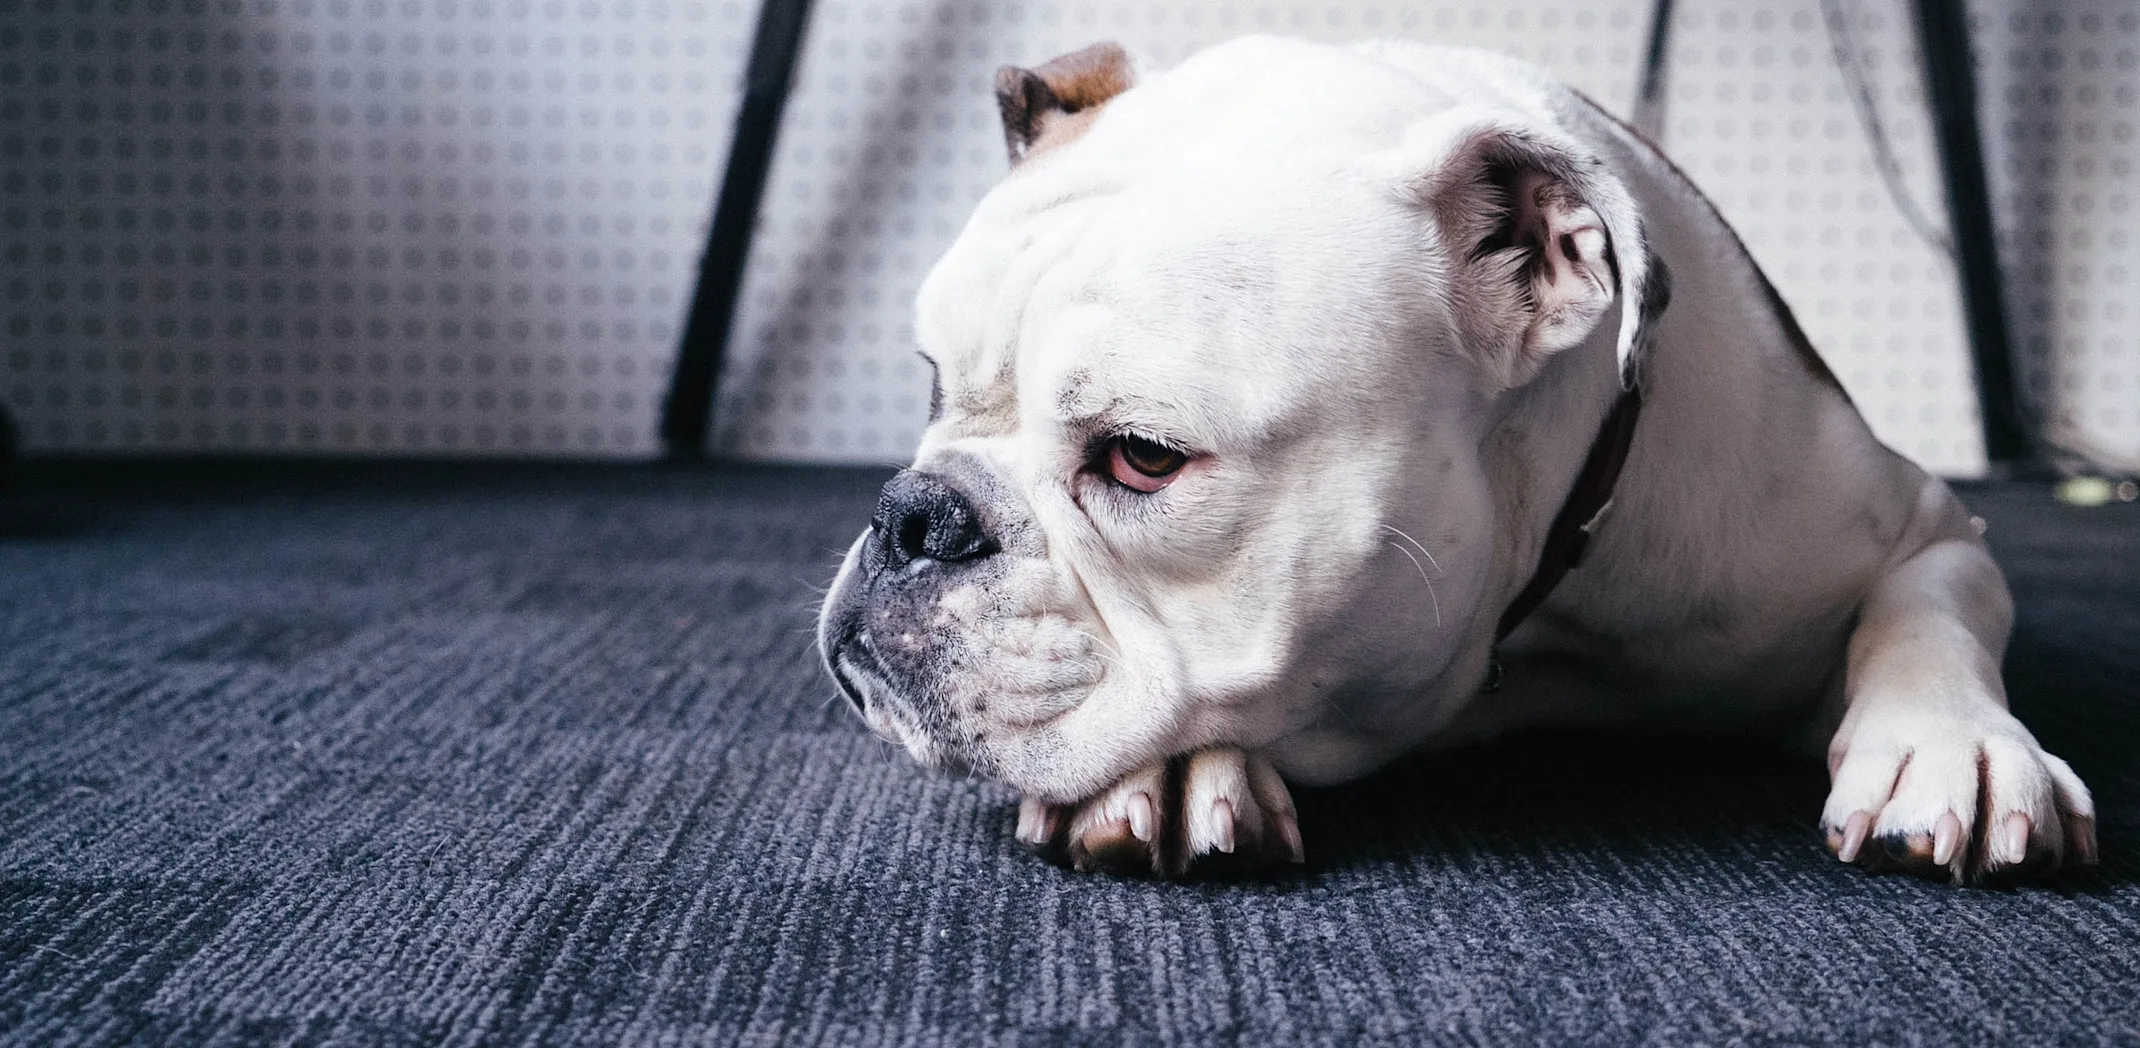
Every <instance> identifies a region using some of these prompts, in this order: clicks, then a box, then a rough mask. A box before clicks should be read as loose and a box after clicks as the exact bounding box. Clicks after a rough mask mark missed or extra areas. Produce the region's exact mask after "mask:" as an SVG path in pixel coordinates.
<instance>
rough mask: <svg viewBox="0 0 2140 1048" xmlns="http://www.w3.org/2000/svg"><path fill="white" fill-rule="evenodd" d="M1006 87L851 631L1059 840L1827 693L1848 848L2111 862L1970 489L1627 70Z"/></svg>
mask: <svg viewBox="0 0 2140 1048" xmlns="http://www.w3.org/2000/svg"><path fill="white" fill-rule="evenodd" d="M997 86H998V94H999V98H998V106H999V109H1000V111H1001V113H1002V115H1003V118H1004V130H1005V137H1006V142H1007V145H1008V147H1009V153H1010V158H1011V161H1012V163H1011V166H1010V171H1009V174H1008V175H1007V177H1005V179H1004V180H1003V182H1002V183H1001V184H1000V185H998V186H997V187H996V188H995V189H994V190H993V191H991V192H990V193H989V194H988V196H987V197H986V198H985V199H984V200H983V201H982V202H981V204H980V206H979V207H978V208H977V209H976V211H975V213H974V215H973V218H972V220H971V221H970V222H969V223H968V225H967V226H966V228H965V230H964V231H963V232H962V233H961V234H960V236H959V237H958V239H957V241H956V242H955V243H954V244H953V245H952V246H951V248H950V250H949V251H947V252H946V253H945V255H944V257H943V259H942V260H941V261H939V262H938V263H937V265H936V267H935V268H934V269H933V270H932V271H931V272H930V274H929V277H928V279H927V281H926V282H925V283H924V284H923V287H922V290H921V295H920V299H919V302H918V304H917V308H916V325H915V330H916V334H917V337H918V339H919V341H920V343H921V347H920V348H921V350H922V352H923V353H924V354H925V355H926V356H927V357H928V359H929V360H930V362H931V363H932V364H933V365H934V366H935V368H936V370H937V376H938V388H937V390H936V394H935V397H934V398H933V402H934V403H935V405H936V412H935V415H934V417H933V419H932V421H931V422H930V425H929V427H928V429H927V431H926V432H925V433H924V435H923V437H922V442H921V447H920V449H919V450H918V451H917V452H916V455H915V458H914V462H913V465H912V467H911V468H910V469H907V470H905V471H903V472H901V473H900V474H899V475H898V476H896V477H894V478H893V479H892V481H891V482H890V483H889V484H887V485H886V486H885V489H884V492H883V496H882V498H881V499H880V501H879V503H878V506H877V509H876V512H875V514H874V515H873V517H872V518H871V520H870V522H869V526H868V529H867V530H866V531H865V532H864V533H863V535H862V537H861V538H860V539H859V540H857V541H856V543H855V545H854V548H853V549H852V550H850V551H849V553H848V555H847V558H846V561H845V563H844V564H843V565H842V566H841V569H840V574H839V578H838V580H837V581H836V582H835V583H834V586H833V590H832V592H831V594H830V596H829V597H828V598H827V599H826V601H825V607H824V614H823V618H822V621H821V624H820V635H819V640H820V646H821V648H822V650H823V653H824V657H825V661H826V664H827V666H828V668H829V669H830V671H831V674H832V676H833V677H834V678H835V679H836V680H837V681H838V683H839V686H840V688H841V690H842V691H843V692H844V693H845V694H846V695H847V697H848V698H849V699H850V700H852V701H853V702H854V704H855V705H856V706H857V708H858V709H859V710H860V711H861V713H862V715H863V717H864V718H865V719H866V720H867V721H868V723H869V725H870V727H871V728H872V729H873V730H875V731H876V732H878V733H880V734H882V735H884V736H886V737H887V738H890V739H893V740H895V741H897V742H898V743H900V744H901V745H903V746H904V747H905V748H906V749H907V750H908V752H910V753H911V754H913V756H914V757H915V758H916V759H917V760H920V761H921V762H923V763H925V764H929V765H932V766H937V767H948V768H959V769H964V770H968V771H971V772H975V773H979V774H983V775H987V776H990V777H992V778H995V779H998V780H1000V781H1002V782H1004V783H1006V784H1008V785H1010V786H1012V787H1014V788H1015V789H1017V790H1019V791H1020V792H1022V793H1023V794H1024V796H1025V797H1026V801H1025V803H1024V805H1023V806H1022V809H1021V812H1020V817H1019V824H1018V826H1017V828H1016V832H1017V834H1018V835H1019V837H1020V839H1022V840H1024V841H1026V842H1027V843H1029V844H1032V845H1034V846H1036V847H1037V848H1039V849H1041V850H1042V851H1044V852H1047V853H1049V854H1051V855H1055V856H1058V857H1061V858H1065V859H1067V860H1069V861H1071V862H1073V863H1075V864H1076V865H1078V866H1079V867H1080V868H1104V869H1116V870H1140V871H1151V872H1157V873H1168V874H1171V873H1180V872H1185V871H1189V870H1193V869H1198V868H1201V867H1203V866H1205V865H1209V864H1214V863H1237V864H1257V863H1283V862H1297V861H1300V860H1301V859H1302V857H1303V854H1304V851H1303V847H1302V834H1301V829H1300V827H1299V825H1298V823H1297V821H1296V817H1295V812H1294V808H1293V803H1292V800H1291V797H1290V795H1289V794H1288V792H1287V785H1286V784H1287V783H1288V782H1293V783H1304V784H1323V783H1334V782H1340V781H1344V780H1348V779H1352V778H1356V777H1358V776H1361V775H1364V774H1366V773H1367V772H1369V771H1372V770H1374V769H1375V768H1377V767H1379V766H1381V765H1383V764H1385V763H1387V762H1389V761H1391V760H1393V759H1395V758H1397V757H1399V756H1402V755H1404V754H1407V753H1412V752H1416V751H1419V750H1421V749H1426V748H1433V747H1439V746H1447V745H1452V744H1457V743H1463V742H1469V741H1475V740H1481V739H1487V738H1491V737H1493V736H1496V735H1498V734H1500V733H1503V732H1505V731H1508V730H1510V729H1514V728H1524V727H1533V726H1553V725H1589V724H1626V725H1631V726H1648V727H1655V728H1659V729H1666V730H1671V729H1682V730H1690V731H1691V730H1700V731H1718V730H1733V729H1740V730H1769V731H1773V730H1774V729H1773V726H1774V725H1776V724H1779V723H1790V722H1803V723H1812V724H1815V725H1817V726H1818V730H1819V731H1820V734H1821V737H1822V738H1823V739H1825V740H1826V741H1827V754H1828V762H1829V766H1830V769H1831V771H1832V775H1833V786H1832V792H1831V794H1830V796H1829V799H1828V803H1827V806H1826V809H1825V810H1824V811H1822V812H1819V813H1814V812H1808V813H1807V817H1808V819H1809V821H1810V820H1811V819H1812V818H1814V817H1815V815H1816V814H1817V815H1818V818H1819V819H1820V825H1821V826H1822V827H1823V828H1824V829H1825V831H1826V832H1827V835H1828V839H1829V842H1830V846H1831V848H1832V849H1833V850H1834V851H1835V853H1836V854H1837V856H1838V857H1840V858H1841V859H1843V860H1844V861H1846V862H1854V863H1858V864H1860V865H1866V866H1874V865H1887V866H1898V867H1901V868H1904V869H1911V870H1914V871H1916V872H1920V873H1927V874H1931V875H1934V876H1940V877H1947V878H1952V879H1954V880H1957V881H1965V880H1973V879H1979V878H1984V877H1991V876H2001V875H2011V874H2014V873H2022V872H2035V871H2041V870H2046V869H2051V868H2055V867H2057V866H2059V865H2061V864H2071V863H2086V862H2091V861H2093V859H2094V854H2095V836H2094V823H2093V809H2092V807H2091V803H2090V800H2089V796H2088V791H2087V789H2086V788H2085V787H2084V786H2083V785H2082V784H2081V782H2080V780H2079V779H2078V778H2076V777H2075V776H2074V775H2073V773H2072V771H2071V769H2069V768H2068V767H2067V766H2066V765H2065V763H2064V762H2062V761H2060V760H2059V759H2058V758H2056V757H2054V756H2052V755H2050V754H2049V753H2046V752H2044V751H2043V749H2042V748H2041V747H2040V746H2038V745H2037V743H2036V740H2035V739H2034V737H2032V736H2031V735H2030V734H2029V732H2028V730H2027V729H2026V728H2024V727H2023V726H2022V725H2021V724H2020V722H2018V721H2017V720H2015V719H2014V717H2013V716H2012V715H2011V714H2010V713H2008V712H2007V709H2006V698H2005V692H2004V688H2003V686H2002V684H2001V682H2000V677H1999V663H2000V659H2001V656H2002V655H2003V653H2004V649H2005V644H2006V637H2007V631H2008V628H2009V626H2010V623H2011V618H2012V606H2011V601H2010V599H2009V598H2008V595H2007V590H2006V584H2005V581H2004V580H2003V578H2002V577H2001V576H2000V574H1999V570H1998V568H1997V567H1996V566H1995V565H1994V564H1993V563H1992V560H1991V558H1990V556H1989V554H1988V553H1987V552H1986V550H1985V547H1984V545H1983V543H1982V541H1981V540H1980V539H1979V538H1978V536H1977V535H1976V534H1975V532H1974V530H1973V529H1972V528H1971V527H1970V524H1969V518H1968V516H1967V514H1966V513H1965V512H1964V511H1963V510H1962V508H1961V506H1960V504H1959V503H1958V502H1956V500H1955V498H1954V496H1953V495H1952V494H1951V493H1950V492H1949V491H1948V490H1947V488H1946V486H1945V485H1944V484H1942V483H1941V482H1939V481H1938V480H1936V479H1934V478H1931V477H1928V476H1927V475H1925V473H1924V472H1923V471H1921V470H1919V469H1918V468H1917V467H1916V466H1915V465H1913V464H1912V463H1910V462H1909V461H1907V460H1905V459H1903V458H1902V457H1901V456H1899V455H1897V454H1895V453H1894V452H1892V451H1890V450H1888V449H1887V448H1886V447H1884V446H1882V445H1881V444H1880V443H1879V442H1878V441H1877V440H1876V439H1874V437H1873V436H1872V434H1871V432H1870V431H1869V430H1868V429H1867V428H1866V426H1865V423H1864V421H1863V420H1862V419H1861V418H1860V417H1859V416H1858V414H1857V411H1856V410H1855V408H1853V407H1852V405H1851V403H1850V399H1849V397H1848V396H1846V395H1845V394H1844V393H1843V391H1842V389H1841V388H1840V387H1839V386H1838V385H1837V384H1836V383H1835V380H1834V378H1833V377H1832V376H1831V375H1830V374H1829V373H1828V371H1827V369H1826V368H1825V367H1824V366H1822V365H1821V363H1820V360H1819V357H1818V356H1817V354H1815V353H1814V352H1813V350H1812V349H1811V347H1810V346H1808V345H1806V342H1805V338H1804V336H1803V335H1802V334H1801V333H1800V332H1799V330H1798V328H1797V325H1796V324H1795V323H1794V322H1793V321H1792V320H1791V317H1790V315H1789V312H1788V310H1787V309H1786V308H1785V307H1784V305H1783V303H1782V301H1781V300H1780V299H1779V298H1778V297H1777V296H1776V295H1775V293H1774V291H1773V290H1772V289H1771V288H1770V287H1769V285H1768V282H1767V281H1766V280H1765V279H1764V278H1763V277H1762V275H1761V273H1760V271H1759V270H1758V269H1757V268H1756V267H1755V265H1754V263H1753V261H1752V259H1751V258H1750V257H1749V256H1748V254H1747V252H1746V250H1745V248H1744V247H1743V246H1741V245H1740V243H1739V241H1738V240H1737V238H1736V237H1735V236H1734V235H1733V234H1732V232H1731V230H1730V229H1729V228H1728V227H1727V226H1726V225H1725V224H1724V222H1723V220H1722V219H1721V218H1719V217H1718V215H1717V213H1716V211H1715V210H1714V209H1713V208H1712V207H1710V206H1709V204H1708V203H1707V202H1706V201H1705V200H1703V198H1702V197H1701V195H1700V194H1699V193H1698V192H1697V191H1696V190H1695V189H1694V187H1693V186H1692V185H1691V184H1689V183H1688V182H1687V180H1686V179H1685V178H1684V177H1682V176H1681V175H1680V174H1679V173H1678V171H1677V170H1675V169H1674V168H1673V167H1672V165H1671V164H1670V163H1669V162H1668V161H1666V160H1665V159H1664V158H1663V157H1662V156H1660V155H1659V154H1658V153H1657V151H1656V150H1655V149H1653V148H1652V147H1651V146H1650V145H1649V144H1648V143H1646V142H1645V141H1643V140H1642V139H1641V138H1640V137H1639V136H1637V135H1636V134H1635V133H1633V132H1632V131H1630V130H1628V129H1627V128H1626V127H1624V126H1623V125H1621V124H1620V123H1618V122H1617V121H1615V120H1614V119H1612V118H1611V117H1610V116H1608V115H1607V114H1605V113H1604V112H1603V111H1601V110H1600V109H1598V108H1597V107H1596V106H1595V105H1593V104H1592V103H1590V102H1589V101H1588V100H1587V99H1585V98H1583V97H1582V96H1581V95H1579V94H1576V93H1575V92H1573V91H1571V90H1569V89H1568V88H1566V87H1563V86H1561V85H1559V84H1557V83H1555V82H1553V81H1551V80H1550V79H1548V78H1547V77H1546V76H1545V75H1544V74H1543V73H1541V72H1539V71H1538V70H1535V69H1533V68H1531V67H1529V66H1526V65H1523V64H1521V63H1518V62H1515V61H1512V60H1509V59H1506V58H1502V57H1499V56H1495V55H1491V54H1485V53H1481V52H1474V51H1463V50H1453V49H1442V48H1431V47H1426V46H1420V45H1412V44H1398V43H1374V44H1365V45H1360V46H1355V47H1335V46H1326V45H1318V44H1307V43H1299V42H1293V41H1285V40H1276V39H1267V38H1252V39H1244V40H1239V41H1235V42H1233V43H1229V44H1225V45H1222V46H1219V47H1216V48H1212V49H1210V50H1208V51H1205V52H1202V53H1200V54H1198V55H1195V56H1194V57H1191V58H1190V59H1188V60H1187V61H1185V62H1183V63H1182V64H1181V65H1179V66H1177V67H1175V68H1173V69H1170V70H1164V71H1155V70H1151V69H1145V68H1140V67H1139V66H1138V64H1137V63H1136V62H1135V61H1134V60H1133V59H1132V58H1131V57H1130V56H1129V55H1127V54H1125V53H1124V52H1123V51H1122V49H1120V48H1117V47H1114V46H1112V45H1098V46H1095V47H1093V48H1088V49H1086V50H1084V51H1080V52H1077V53H1076V54H1073V55H1067V56H1064V57H1063V58H1060V59H1056V60H1054V61H1052V62H1049V63H1046V64H1044V65H1041V66H1039V67H1036V68H1034V69H1030V70H1025V69H1006V70H1004V71H1003V73H1002V74H1001V75H999V76H998V78H997ZM1489 680H1491V684H1492V686H1491V687H1488V684H1489ZM1308 829H1309V840H1310V841H1311V842H1312V839H1313V827H1312V826H1311V827H1309V828H1308Z"/></svg>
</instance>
